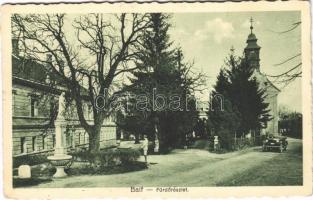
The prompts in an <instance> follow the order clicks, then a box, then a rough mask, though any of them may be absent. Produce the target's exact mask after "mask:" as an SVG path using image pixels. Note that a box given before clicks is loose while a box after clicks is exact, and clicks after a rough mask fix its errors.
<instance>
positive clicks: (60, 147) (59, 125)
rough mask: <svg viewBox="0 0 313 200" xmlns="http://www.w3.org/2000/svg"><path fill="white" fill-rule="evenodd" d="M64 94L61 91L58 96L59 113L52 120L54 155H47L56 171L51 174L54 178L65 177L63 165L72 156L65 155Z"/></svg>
mask: <svg viewBox="0 0 313 200" xmlns="http://www.w3.org/2000/svg"><path fill="white" fill-rule="evenodd" d="M64 96H65V94H64V93H62V94H61V95H60V97H59V113H58V116H57V119H56V120H55V122H54V126H55V149H54V155H53V156H49V157H48V160H50V162H51V164H52V165H53V166H55V167H56V173H55V174H54V175H53V177H55V178H60V177H65V176H66V175H67V174H66V173H65V171H64V167H65V166H66V165H67V164H68V163H69V162H70V161H71V159H72V156H70V155H66V153H67V152H66V138H65V134H64V131H65V129H66V120H65V119H64V116H63V112H64V110H65V106H64V100H65V97H64Z"/></svg>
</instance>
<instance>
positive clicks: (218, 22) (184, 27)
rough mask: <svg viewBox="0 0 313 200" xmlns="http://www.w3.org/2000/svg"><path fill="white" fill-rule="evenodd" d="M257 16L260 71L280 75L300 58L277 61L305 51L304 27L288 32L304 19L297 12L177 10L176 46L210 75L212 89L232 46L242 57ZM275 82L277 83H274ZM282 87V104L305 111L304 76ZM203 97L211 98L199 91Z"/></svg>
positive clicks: (197, 68)
mask: <svg viewBox="0 0 313 200" xmlns="http://www.w3.org/2000/svg"><path fill="white" fill-rule="evenodd" d="M251 17H252V18H253V20H254V22H253V27H254V29H253V32H254V34H255V35H256V37H257V39H258V45H259V46H261V50H260V59H261V61H260V70H261V72H262V73H264V74H269V75H277V74H280V73H282V72H284V71H286V70H288V69H291V68H292V67H294V66H295V65H296V64H298V63H300V62H301V60H300V58H297V59H295V60H293V61H291V62H287V63H285V64H283V65H281V66H275V64H278V63H281V62H283V61H284V60H286V59H288V58H290V57H292V56H294V55H296V54H298V53H300V52H301V28H300V27H298V28H296V29H294V30H292V31H290V32H288V33H285V34H280V33H279V32H282V31H285V30H288V29H290V28H291V27H292V24H293V23H295V22H299V21H300V19H301V15H300V12H297V11H288V12H285V11H279V12H278V11H277V12H227V13H175V14H172V17H171V19H170V20H171V24H172V27H171V29H170V30H169V31H170V37H171V40H173V41H174V46H180V47H181V49H182V51H183V53H184V57H185V61H189V62H194V71H198V72H203V73H205V74H206V75H207V76H208V80H207V86H208V88H209V89H208V90H210V89H211V88H212V86H213V85H214V83H215V81H216V77H217V74H218V73H219V70H220V68H221V67H222V66H224V61H225V58H226V57H227V55H229V53H230V49H231V47H232V46H233V47H234V49H235V54H236V55H238V56H241V55H242V54H243V49H244V48H245V46H246V40H247V37H248V35H249V33H250V29H249V27H250V18H251ZM274 84H275V82H274ZM276 86H277V87H278V88H280V89H281V92H280V94H279V95H278V104H279V105H285V106H287V107H288V108H289V109H290V110H292V111H299V112H301V89H300V88H301V78H299V79H297V80H295V81H294V82H292V83H290V84H289V85H287V86H286V87H283V85H281V84H278V83H277V84H276ZM198 95H199V96H200V97H201V99H207V98H208V92H205V93H204V94H198Z"/></svg>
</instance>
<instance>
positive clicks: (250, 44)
mask: <svg viewBox="0 0 313 200" xmlns="http://www.w3.org/2000/svg"><path fill="white" fill-rule="evenodd" d="M257 41H258V39H257V38H256V36H255V34H254V33H250V34H249V36H248V39H247V46H246V48H245V49H260V48H261V47H260V46H259V45H258V44H257Z"/></svg>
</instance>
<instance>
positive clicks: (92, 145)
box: [89, 126, 101, 153]
mask: <svg viewBox="0 0 313 200" xmlns="http://www.w3.org/2000/svg"><path fill="white" fill-rule="evenodd" d="M100 133H101V126H100V127H95V128H94V129H92V131H91V133H89V151H90V152H91V153H96V152H98V151H99V150H100Z"/></svg>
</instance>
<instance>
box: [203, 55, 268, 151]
mask: <svg viewBox="0 0 313 200" xmlns="http://www.w3.org/2000/svg"><path fill="white" fill-rule="evenodd" d="M226 66H227V68H225V69H221V71H220V73H219V75H218V77H217V82H216V85H215V87H214V91H213V93H212V96H213V98H212V99H211V102H210V103H211V110H210V111H209V112H208V116H209V122H210V123H209V124H208V126H211V127H210V128H211V129H213V130H214V134H215V135H218V136H219V139H220V144H221V147H222V148H224V149H228V150H232V149H233V148H234V138H235V137H240V136H245V134H247V133H248V132H249V131H250V130H254V131H258V130H260V129H261V128H263V127H266V125H267V122H268V121H269V120H270V119H271V118H270V115H269V114H268V113H269V110H268V103H265V92H264V90H261V89H260V88H259V85H258V82H257V80H256V79H255V78H254V76H253V72H254V71H253V69H252V68H251V67H250V65H249V63H248V62H247V61H246V59H244V58H236V57H235V56H233V55H230V57H229V58H228V59H227V61H226ZM217 96H218V97H219V98H216V97H217Z"/></svg>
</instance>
